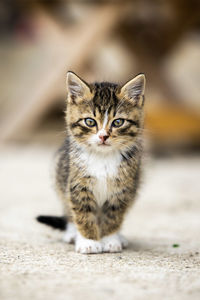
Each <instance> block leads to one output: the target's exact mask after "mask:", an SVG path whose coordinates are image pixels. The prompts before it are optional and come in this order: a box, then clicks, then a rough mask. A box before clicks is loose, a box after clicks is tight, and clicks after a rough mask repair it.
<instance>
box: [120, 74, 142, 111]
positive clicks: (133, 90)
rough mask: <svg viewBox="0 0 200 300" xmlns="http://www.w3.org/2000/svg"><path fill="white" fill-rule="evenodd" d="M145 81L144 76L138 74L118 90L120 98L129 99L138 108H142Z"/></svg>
mask: <svg viewBox="0 0 200 300" xmlns="http://www.w3.org/2000/svg"><path fill="white" fill-rule="evenodd" d="M145 81H146V80H145V76H144V74H139V75H137V76H136V77H135V78H133V79H131V80H130V81H128V82H127V83H126V84H125V85H124V86H123V87H122V88H121V90H120V94H119V96H120V98H125V99H128V100H129V99H130V100H132V101H134V102H135V104H137V105H138V106H142V105H143V102H144V91H145Z"/></svg>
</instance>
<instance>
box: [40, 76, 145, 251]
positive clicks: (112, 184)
mask: <svg viewBox="0 0 200 300" xmlns="http://www.w3.org/2000/svg"><path fill="white" fill-rule="evenodd" d="M144 89H145V77H144V75H143V74H140V75H138V76H136V77H135V78H134V79H132V80H130V81H129V82H128V83H126V84H125V85H124V86H122V87H121V86H119V85H117V84H113V83H108V82H102V83H94V84H87V83H86V82H84V81H83V80H82V79H80V77H78V76H77V75H75V74H74V73H72V72H68V73H67V108H66V140H65V143H64V144H63V146H62V147H61V149H60V150H59V151H58V162H57V168H56V187H57V191H58V194H59V196H60V197H61V198H62V200H63V203H64V208H65V211H64V215H65V217H62V218H59V217H48V216H40V217H38V220H39V221H40V222H42V223H46V224H48V225H51V226H53V227H56V228H60V229H65V228H66V232H65V235H64V240H65V241H66V242H68V243H70V242H73V241H74V242H75V249H76V252H80V253H87V254H89V253H101V252H120V251H121V250H122V248H123V247H125V246H126V240H125V238H123V237H122V236H121V235H120V234H119V229H120V226H121V224H122V222H123V219H124V215H125V213H126V212H127V210H128V208H129V207H130V205H131V204H132V203H133V201H134V199H135V195H136V191H137V189H138V184H139V177H140V165H141V156H142V139H141V134H142V128H143V105H144Z"/></svg>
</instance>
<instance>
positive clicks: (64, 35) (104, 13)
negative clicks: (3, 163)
mask: <svg viewBox="0 0 200 300" xmlns="http://www.w3.org/2000/svg"><path fill="white" fill-rule="evenodd" d="M122 9H123V7H122V6H121V5H111V4H105V5H103V6H101V7H99V6H97V8H96V9H95V11H93V12H92V14H91V16H90V17H89V18H88V19H87V20H86V21H85V22H84V23H83V24H78V25H76V26H75V27H73V28H69V29H68V30H67V31H65V32H63V31H62V30H61V29H60V28H59V27H58V25H57V24H56V23H54V22H53V20H52V19H51V18H50V17H49V16H48V15H47V14H45V13H44V12H40V18H41V20H42V22H44V23H45V24H46V26H47V28H48V27H49V28H51V32H53V34H54V36H51V44H52V40H53V39H54V38H55V43H56V45H58V47H57V48H56V47H55V45H54V50H55V51H56V53H54V55H53V58H54V60H56V63H54V62H53V61H52V62H51V64H50V65H49V66H48V67H49V68H48V69H46V70H44V71H43V72H42V71H41V70H38V74H37V76H38V80H37V82H38V83H39V84H38V85H37V86H36V85H33V86H32V87H31V90H30V89H29V90H27V91H26V94H25V95H24V98H23V99H22V100H21V103H20V105H19V106H18V107H16V111H15V113H14V114H12V115H11V116H10V117H9V118H8V119H7V120H6V121H5V122H4V124H3V125H2V128H1V133H0V141H1V142H2V141H5V140H8V139H11V138H13V137H15V136H16V135H17V133H19V132H20V131H23V130H24V129H26V130H30V129H31V128H32V127H34V126H35V124H36V123H37V121H38V120H39V119H40V118H41V116H42V115H43V114H44V113H45V112H46V111H47V108H48V107H50V106H52V104H53V103H54V101H55V98H56V95H57V94H58V91H57V90H56V87H57V86H59V85H60V81H63V84H64V78H63V77H64V74H65V73H66V71H67V70H69V69H70V68H73V69H75V70H77V69H80V68H81V67H82V66H83V65H84V64H85V62H86V61H87V59H88V58H89V57H90V55H92V54H93V53H94V52H95V50H96V45H97V44H98V43H101V41H102V40H103V39H105V38H106V37H107V36H108V34H109V33H110V31H111V29H112V28H113V26H115V24H116V23H117V21H118V20H119V18H120V16H121V14H122ZM48 47H49V45H47V49H45V50H46V51H48ZM61 49H62V51H60V50H61ZM44 56H45V53H44ZM55 58H56V59H55ZM44 59H45V57H44ZM40 71H41V72H40ZM27 76H29V74H27Z"/></svg>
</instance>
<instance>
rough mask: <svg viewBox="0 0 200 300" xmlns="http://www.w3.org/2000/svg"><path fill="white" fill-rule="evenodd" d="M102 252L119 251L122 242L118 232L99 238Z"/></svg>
mask: <svg viewBox="0 0 200 300" xmlns="http://www.w3.org/2000/svg"><path fill="white" fill-rule="evenodd" d="M101 242H102V245H103V252H121V251H122V243H121V241H120V238H119V235H118V234H111V235H109V236H105V237H103V238H102V239H101Z"/></svg>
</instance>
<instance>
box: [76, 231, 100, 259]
mask: <svg viewBox="0 0 200 300" xmlns="http://www.w3.org/2000/svg"><path fill="white" fill-rule="evenodd" d="M75 250H76V252H78V253H82V254H92V253H101V252H102V245H101V243H100V242H98V241H95V240H89V239H86V238H84V237H83V236H82V235H81V234H80V233H78V234H77V238H76V245H75Z"/></svg>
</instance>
